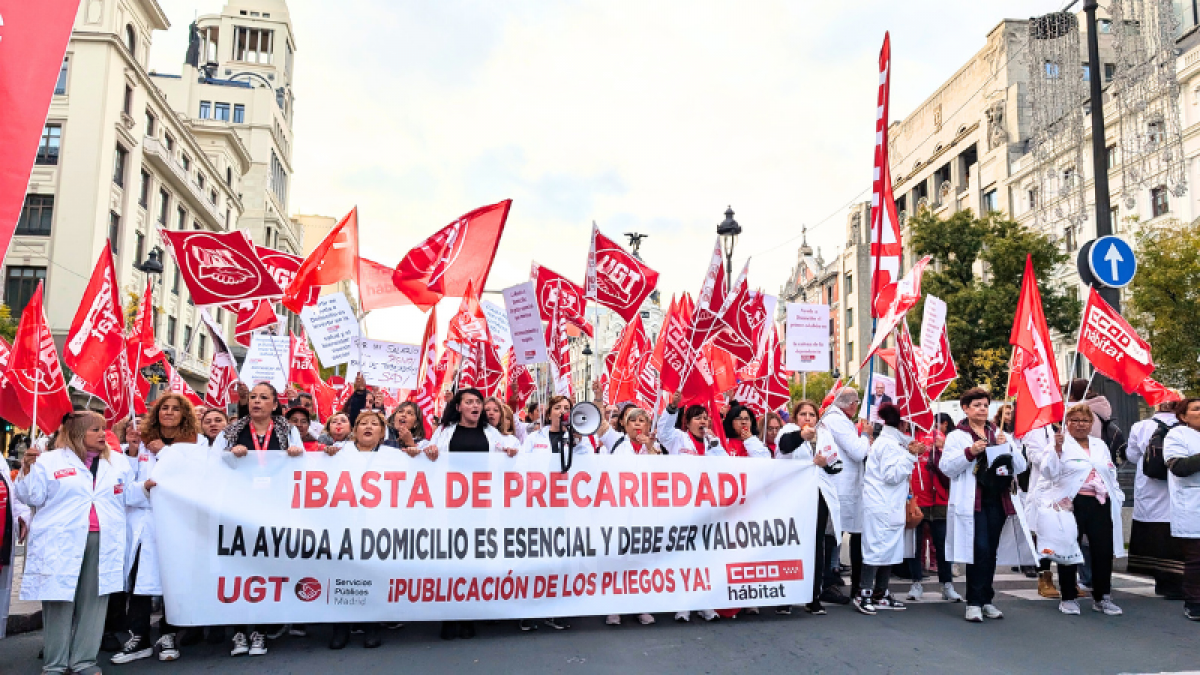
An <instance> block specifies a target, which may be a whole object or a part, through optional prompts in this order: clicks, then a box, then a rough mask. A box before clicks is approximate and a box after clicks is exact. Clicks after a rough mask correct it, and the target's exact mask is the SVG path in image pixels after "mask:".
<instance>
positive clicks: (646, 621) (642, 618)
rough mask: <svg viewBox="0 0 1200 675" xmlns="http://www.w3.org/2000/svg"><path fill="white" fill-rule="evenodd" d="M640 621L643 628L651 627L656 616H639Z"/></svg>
mask: <svg viewBox="0 0 1200 675" xmlns="http://www.w3.org/2000/svg"><path fill="white" fill-rule="evenodd" d="M638 621H640V622H641V624H642V625H643V626H649V625H650V624H652V623H654V615H653V614H638Z"/></svg>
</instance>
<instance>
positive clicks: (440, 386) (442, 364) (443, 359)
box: [434, 349, 462, 409]
mask: <svg viewBox="0 0 1200 675" xmlns="http://www.w3.org/2000/svg"><path fill="white" fill-rule="evenodd" d="M461 360H462V356H460V355H459V353H458V352H456V351H454V350H453V349H443V350H442V355H441V356H440V357H438V362H437V366H436V367H435V368H434V372H435V373H436V374H437V393H438V395H437V397H435V398H440V397H441V395H442V391H443V390H445V388H446V385H448V384H450V382H449V379H450V374H451V373H453V372H454V371H455V370H457V369H458V363H459V361H461ZM440 406H441V403H440V402H438V403H437V404H436V406H435V409H437V408H438V407H440Z"/></svg>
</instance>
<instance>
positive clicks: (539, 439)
mask: <svg viewBox="0 0 1200 675" xmlns="http://www.w3.org/2000/svg"><path fill="white" fill-rule="evenodd" d="M570 415H571V401H570V399H568V398H567V397H566V396H551V397H550V400H549V401H547V402H546V417H545V418H544V419H543V420H542V421H543V422H544V423H545V426H543V427H542V428H540V429H538V430H537V431H534V432H532V433H530V434H529V435H527V436H526V437H525V443H524V445H522V446H521V452H538V453H545V452H554V453H558V452H562V451H563V448H565V447H566V448H570V449H571V452H572V453H574V454H576V455H586V454H590V453H592V452H594V451H595V445H594V444H593V442H592V441H591V440H590V437H582V438H581V437H579V436H578V435H572V437H568V434H567V431H566V429H564V428H563V424H564V422H565V421H566V420H567V419H568V418H569V417H570ZM602 424H603V423H602ZM601 428H602V431H601V432H600V433H603V430H606V429H607V425H603V426H602V427H601Z"/></svg>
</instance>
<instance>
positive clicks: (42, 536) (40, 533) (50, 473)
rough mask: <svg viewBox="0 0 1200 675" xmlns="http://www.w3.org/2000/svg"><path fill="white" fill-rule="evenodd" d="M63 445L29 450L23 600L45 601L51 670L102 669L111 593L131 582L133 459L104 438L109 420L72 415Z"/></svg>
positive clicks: (23, 479)
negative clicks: (127, 561)
mask: <svg viewBox="0 0 1200 675" xmlns="http://www.w3.org/2000/svg"><path fill="white" fill-rule="evenodd" d="M58 441H59V447H58V448H56V449H54V450H49V451H47V452H44V453H42V452H40V451H39V450H37V449H35V448H30V449H29V450H27V451H26V452H25V456H24V458H23V459H22V464H21V473H20V474H19V476H18V478H17V481H16V484H15V486H14V487H15V491H16V496H17V499H19V500H20V501H21V502H23V503H24V504H25V505H26V506H30V507H33V508H34V509H35V510H34V515H33V521H32V523H31V524H30V531H29V543H28V544H27V546H26V552H25V574H24V578H23V579H22V581H21V599H22V600H40V601H41V602H42V623H43V626H44V628H43V635H42V638H43V641H44V645H45V647H44V659H45V660H44V662H43V664H42V672H45V673H66V672H68V671H69V672H72V673H92V672H99V671H100V669H99V668H98V667H97V666H96V654H97V652H98V651H99V650H100V638H101V634H102V632H103V630H104V614H105V609H106V607H107V603H108V595H109V594H110V593H113V592H114V591H119V590H121V588H122V587H123V585H124V582H123V580H122V566H123V563H124V558H125V490H126V487H127V486H128V484H129V482H130V480H131V478H132V473H131V471H130V468H129V462H128V461H126V459H125V458H123V457H116V456H114V454H113V453H112V451H111V450H110V449H109V447H108V445H107V443H106V442H105V431H104V418H103V417H102V416H100V415H99V414H97V413H93V412H88V411H82V412H74V413H70V414H68V415H67V416H66V417H65V418H64V419H63V424H62V427H61V429H60V430H59V439H58Z"/></svg>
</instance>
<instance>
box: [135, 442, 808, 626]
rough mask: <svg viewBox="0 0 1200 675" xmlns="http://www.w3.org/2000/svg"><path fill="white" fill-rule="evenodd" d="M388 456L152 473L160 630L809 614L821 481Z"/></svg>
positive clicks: (247, 461) (795, 475)
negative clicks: (740, 612)
mask: <svg viewBox="0 0 1200 675" xmlns="http://www.w3.org/2000/svg"><path fill="white" fill-rule="evenodd" d="M558 466H559V465H558V458H557V457H555V456H553V455H551V454H521V455H518V456H516V457H513V458H510V457H507V456H504V455H502V454H479V455H476V454H464V455H455V454H449V455H443V456H442V457H440V458H439V459H438V460H437V461H436V462H430V461H429V460H428V459H426V458H425V457H423V456H422V457H416V458H411V457H408V456H407V455H406V454H404V453H403V452H401V451H398V450H391V449H384V450H381V451H380V452H378V453H358V452H342V453H339V454H337V455H335V456H332V457H330V456H325V455H324V454H323V453H306V454H305V456H303V457H298V458H289V457H287V456H285V455H284V453H281V452H267V453H262V455H261V456H260V457H255V456H248V457H244V458H241V459H232V458H229V459H223V458H221V457H220V456H214V455H211V454H209V453H205V452H189V451H188V450H187V449H186V448H182V447H179V446H176V447H175V448H172V449H168V451H166V452H164V453H163V454H162V456H160V458H159V460H158V465H157V467H156V468H155V470H154V474H153V477H154V480H155V481H156V482H157V487H156V488H155V493H154V518H155V522H156V524H157V526H158V528H157V531H158V533H159V534H158V550H159V556H160V558H159V560H160V561H161V565H160V569H161V573H162V582H163V590H164V597H165V602H166V611H167V615H168V616H170V617H171V622H172V623H173V624H179V625H192V626H194V625H225V624H236V623H239V622H242V623H252V624H264V623H288V622H296V623H324V622H349V621H360V622H366V621H435V620H456V619H503V618H517V617H526V616H539V617H545V616H581V615H606V614H635V613H639V612H675V611H679V610H684V609H713V608H728V607H745V606H756V605H784V604H787V605H792V604H804V603H807V602H809V600H810V599H811V592H812V580H811V578H810V576H809V574H810V573H811V571H812V569H813V567H812V565H813V562H812V556H813V534H812V533H813V530H814V529H815V522H816V520H815V519H816V509H817V475H816V470H815V467H813V466H812V465H811V464H809V463H806V462H771V461H759V460H747V459H743V458H726V457H716V458H714V457H705V458H692V457H669V458H665V457H638V456H623V455H614V456H605V457H599V456H591V455H586V456H579V457H576V459H575V468H574V469H573V471H571V472H570V473H560V472H559V471H558Z"/></svg>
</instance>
